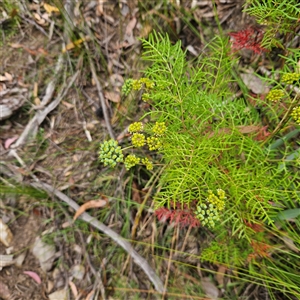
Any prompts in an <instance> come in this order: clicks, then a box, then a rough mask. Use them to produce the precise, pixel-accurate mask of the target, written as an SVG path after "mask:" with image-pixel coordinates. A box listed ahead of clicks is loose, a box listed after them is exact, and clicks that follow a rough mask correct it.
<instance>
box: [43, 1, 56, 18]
mask: <svg viewBox="0 0 300 300" xmlns="http://www.w3.org/2000/svg"><path fill="white" fill-rule="evenodd" d="M44 8H45V11H46V12H47V13H48V14H49V15H51V13H53V12H59V9H58V8H57V7H55V6H52V5H49V4H47V3H44Z"/></svg>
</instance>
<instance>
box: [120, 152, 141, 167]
mask: <svg viewBox="0 0 300 300" xmlns="http://www.w3.org/2000/svg"><path fill="white" fill-rule="evenodd" d="M140 160H141V159H140V158H139V157H136V156H135V155H134V154H129V155H128V156H127V157H126V158H125V161H124V164H125V168H126V170H129V169H130V168H132V167H134V166H135V165H137V164H139V163H140Z"/></svg>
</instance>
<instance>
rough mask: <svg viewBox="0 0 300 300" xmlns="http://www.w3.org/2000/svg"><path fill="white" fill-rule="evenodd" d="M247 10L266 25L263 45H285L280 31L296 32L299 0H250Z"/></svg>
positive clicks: (299, 9) (260, 22) (299, 13)
mask: <svg viewBox="0 0 300 300" xmlns="http://www.w3.org/2000/svg"><path fill="white" fill-rule="evenodd" d="M246 4H247V5H246V6H245V10H244V11H245V12H247V13H248V14H249V15H252V16H254V17H255V18H256V20H257V22H258V23H259V24H262V25H266V32H265V35H264V38H263V41H262V43H261V45H262V47H265V48H267V49H270V48H271V47H273V46H275V47H283V45H282V43H281V41H280V39H278V37H277V35H278V33H281V34H284V35H285V34H288V33H294V29H295V28H296V27H297V25H298V23H297V22H298V21H299V18H300V3H299V1H298V0H248V1H247V2H246Z"/></svg>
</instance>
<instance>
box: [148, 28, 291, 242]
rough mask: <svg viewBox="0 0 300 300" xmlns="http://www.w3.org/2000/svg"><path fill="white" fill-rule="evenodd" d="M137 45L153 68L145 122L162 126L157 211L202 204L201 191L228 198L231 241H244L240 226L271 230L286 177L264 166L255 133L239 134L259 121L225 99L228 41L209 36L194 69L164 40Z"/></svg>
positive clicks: (265, 161)
mask: <svg viewBox="0 0 300 300" xmlns="http://www.w3.org/2000/svg"><path fill="white" fill-rule="evenodd" d="M143 45H144V48H145V50H146V51H145V53H144V59H146V60H148V61H151V62H152V65H151V67H149V68H148V69H147V71H146V76H147V77H149V78H150V79H151V80H152V81H153V82H154V83H155V87H154V88H153V90H152V92H151V99H152V102H151V104H152V106H153V113H152V117H153V119H155V120H158V121H160V122H162V121H163V122H165V123H166V124H167V126H168V130H167V134H166V135H165V138H164V139H163V144H164V147H163V149H162V151H161V152H162V154H163V159H164V164H166V168H165V171H164V172H163V174H162V176H161V178H160V183H159V185H160V189H159V190H160V192H159V193H157V195H156V197H155V201H156V207H161V206H167V207H171V206H172V203H178V202H179V203H182V205H190V204H191V203H194V202H195V201H196V202H198V203H202V202H205V201H206V198H207V192H208V190H213V191H215V190H216V189H218V188H220V189H223V190H224V191H225V192H226V195H227V202H226V209H225V212H224V214H223V216H222V220H223V226H226V227H227V228H228V230H230V231H231V232H232V234H233V235H236V236H237V237H239V238H246V239H248V240H250V239H251V232H252V234H253V231H251V230H249V228H248V227H247V225H245V224H246V223H247V222H248V223H251V224H256V223H265V224H268V225H269V226H273V219H274V216H275V215H276V214H277V212H278V210H279V207H280V206H279V205H277V204H276V203H280V202H281V201H282V199H284V198H287V197H289V191H287V190H286V189H285V188H284V187H286V186H287V183H286V182H287V180H288V175H284V174H282V173H280V172H279V171H277V167H275V168H274V165H273V164H272V163H271V162H269V158H268V156H267V155H266V151H265V149H264V148H262V147H261V145H260V142H258V141H255V134H254V133H253V134H251V133H248V134H245V133H244V131H243V129H245V128H248V127H249V128H251V126H254V125H255V123H254V122H258V115H257V113H256V112H255V111H250V112H249V109H248V107H247V105H246V104H245V102H244V101H242V100H234V101H232V100H230V96H232V91H231V89H230V87H231V84H232V81H233V79H232V78H231V66H232V60H231V58H230V56H229V54H228V52H229V49H228V44H227V40H226V39H222V38H220V37H216V38H215V40H214V41H213V42H212V43H211V45H210V46H209V47H208V48H207V49H206V53H203V55H201V56H200V58H199V60H198V63H197V65H196V67H191V66H190V65H189V63H188V62H187V61H186V59H185V53H184V51H182V49H181V45H180V42H177V43H176V44H175V45H172V44H171V42H170V41H169V39H168V37H164V36H161V35H159V34H156V33H154V34H153V35H151V36H150V38H149V40H147V41H146V40H143ZM280 187H282V188H280Z"/></svg>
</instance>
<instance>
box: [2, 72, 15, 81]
mask: <svg viewBox="0 0 300 300" xmlns="http://www.w3.org/2000/svg"><path fill="white" fill-rule="evenodd" d="M4 75H5V77H6V80H7V81H12V80H13V77H12V75H11V74H9V73H7V72H5V73H4Z"/></svg>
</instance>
